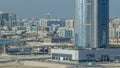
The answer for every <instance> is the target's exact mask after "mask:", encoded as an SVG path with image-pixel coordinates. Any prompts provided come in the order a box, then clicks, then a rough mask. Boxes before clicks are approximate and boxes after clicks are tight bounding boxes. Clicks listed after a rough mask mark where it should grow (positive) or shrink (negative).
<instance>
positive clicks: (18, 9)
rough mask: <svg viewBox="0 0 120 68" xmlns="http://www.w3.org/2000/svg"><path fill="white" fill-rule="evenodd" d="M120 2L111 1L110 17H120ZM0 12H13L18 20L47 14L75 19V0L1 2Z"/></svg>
mask: <svg viewBox="0 0 120 68" xmlns="http://www.w3.org/2000/svg"><path fill="white" fill-rule="evenodd" d="M119 2H120V0H115V1H114V0H110V17H115V16H120V14H119V12H120V10H118V9H119V7H118V5H119ZM0 9H1V10H0V11H3V12H11V13H15V14H16V15H17V18H33V17H37V18H43V17H44V16H45V15H46V14H47V13H51V15H52V17H54V18H73V17H74V1H73V0H65V1H64V0H50V1H49V0H19V1H16V0H9V1H8V0H1V1H0Z"/></svg>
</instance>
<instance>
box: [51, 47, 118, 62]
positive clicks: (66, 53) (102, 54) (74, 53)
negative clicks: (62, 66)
mask: <svg viewBox="0 0 120 68" xmlns="http://www.w3.org/2000/svg"><path fill="white" fill-rule="evenodd" d="M51 56H52V59H53V60H57V61H61V62H64V61H69V62H71V61H76V62H88V61H90V62H106V61H120V48H117V49H116V48H108V49H80V50H70V49H51Z"/></svg>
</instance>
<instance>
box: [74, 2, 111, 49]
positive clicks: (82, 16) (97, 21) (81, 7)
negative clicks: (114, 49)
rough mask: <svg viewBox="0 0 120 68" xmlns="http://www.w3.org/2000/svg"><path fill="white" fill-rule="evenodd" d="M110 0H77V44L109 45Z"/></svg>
mask: <svg viewBox="0 0 120 68" xmlns="http://www.w3.org/2000/svg"><path fill="white" fill-rule="evenodd" d="M108 24H109V0H75V24H74V28H75V42H74V43H75V45H76V46H82V47H88V48H98V47H99V48H104V47H107V46H108V42H109V41H108V36H109V35H108V33H109V32H108V28H109V26H108Z"/></svg>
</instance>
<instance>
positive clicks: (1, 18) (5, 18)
mask: <svg viewBox="0 0 120 68" xmlns="http://www.w3.org/2000/svg"><path fill="white" fill-rule="evenodd" d="M16 25H17V22H16V15H15V14H12V13H6V12H0V27H4V26H7V27H13V26H16Z"/></svg>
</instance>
